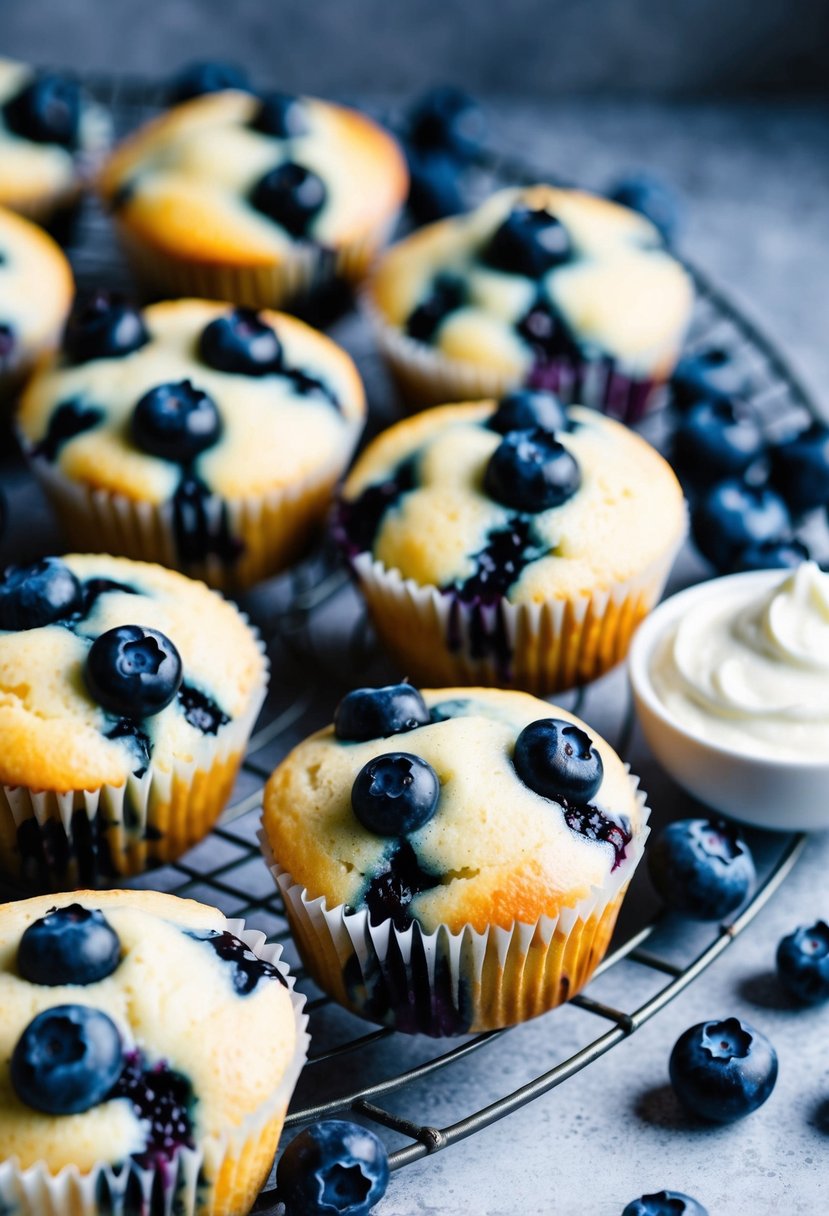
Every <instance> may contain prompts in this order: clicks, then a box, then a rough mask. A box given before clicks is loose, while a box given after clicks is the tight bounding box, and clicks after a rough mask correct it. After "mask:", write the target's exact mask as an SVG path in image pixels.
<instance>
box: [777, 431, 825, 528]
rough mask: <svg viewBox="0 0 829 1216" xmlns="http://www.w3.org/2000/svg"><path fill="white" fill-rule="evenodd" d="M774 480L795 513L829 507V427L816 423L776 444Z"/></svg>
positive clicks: (799, 513)
mask: <svg viewBox="0 0 829 1216" xmlns="http://www.w3.org/2000/svg"><path fill="white" fill-rule="evenodd" d="M771 482H772V485H773V486H774V488H775V489H776V490H777V491H778V493H780V494H781V495H782V496H783V498H784V499H785V500H786V503H787V505H788V506H789V508H790V510H791V511H792V513H793V514H794V515H802V514H803V513H804V512H806V511H811V510H814V508H816V507H826V506H829V426H826V425H825V423H822V422H813V423H812V425H811V426H810V427H808V428H807V429H806V430H805V431H802V432H801V433H800V434H799V435H796V436H795V437H794V438H793V439H790V440H788V442H786V443H781V444H779V445H778V446H776V447H773V448H772V449H771Z"/></svg>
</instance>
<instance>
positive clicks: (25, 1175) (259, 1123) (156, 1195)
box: [0, 920, 310, 1216]
mask: <svg viewBox="0 0 829 1216" xmlns="http://www.w3.org/2000/svg"><path fill="white" fill-rule="evenodd" d="M227 928H228V931H229V932H231V933H233V934H235V935H236V937H239V938H241V940H242V941H243V942H244V943H245V945H246V946H248V947H249V949H251V950H252V951H253V952H254V954H256V955H257V957H258V958H260V959H262V960H263V961H264V962H267V963H272V964H273V965H274V966H275V967H276V968H277V969H278V971H279V972H280V974H281V975H282V976H283V978H284V979H285V982H286V986H287V990H288V993H289V995H290V998H291V1005H292V1008H293V1014H294V1026H295V1029H296V1047H295V1051H294V1055H293V1058H292V1060H291V1063H290V1065H289V1067H288V1069H287V1070H286V1072H285V1075H284V1076H283V1078H282V1080H281V1081H280V1083H279V1085H278V1087H277V1088H276V1089H275V1090H274V1092H273V1093H272V1094H271V1096H270V1097H269V1098H268V1100H267V1102H265V1103H264V1104H263V1105H262V1106H260V1107H259V1109H258V1110H256V1111H253V1112H252V1113H251V1114H250V1115H248V1116H247V1118H246V1119H245V1120H243V1122H242V1123H240V1124H239V1126H238V1127H236V1128H232V1129H230V1130H229V1131H228V1132H226V1133H225V1134H224V1135H223V1136H214V1137H211V1138H210V1139H208V1140H207V1141H206V1142H205V1143H204V1144H202V1145H200V1146H199V1147H198V1148H195V1149H187V1148H185V1149H181V1150H180V1151H179V1152H178V1153H177V1154H176V1155H175V1157H174V1158H173V1160H172V1161H171V1162H169V1163H165V1164H164V1165H159V1166H158V1167H157V1168H155V1169H152V1168H145V1167H142V1166H139V1165H137V1164H135V1163H134V1162H132V1163H130V1164H129V1165H128V1166H121V1167H120V1168H119V1167H117V1166H112V1165H108V1164H101V1165H98V1166H96V1168H95V1169H93V1170H90V1171H89V1172H86V1173H84V1172H82V1171H81V1170H79V1169H78V1168H77V1167H76V1166H66V1167H65V1168H64V1169H62V1170H60V1172H59V1173H57V1174H53V1173H52V1172H51V1171H50V1170H49V1167H48V1166H47V1165H46V1163H45V1162H42V1161H41V1162H38V1163H36V1164H35V1165H32V1166H29V1167H28V1168H27V1169H21V1168H20V1166H19V1165H18V1163H17V1162H16V1161H15V1160H14V1159H12V1160H9V1161H3V1162H0V1211H3V1212H6V1211H8V1212H10V1213H12V1214H13V1216H150V1213H152V1216H244V1214H245V1213H247V1212H248V1211H249V1210H250V1207H251V1205H252V1204H253V1201H254V1199H255V1198H256V1195H257V1194H258V1193H259V1191H260V1189H261V1188H262V1185H263V1183H264V1182H265V1179H266V1178H267V1175H268V1172H269V1171H270V1168H271V1165H272V1163H273V1158H274V1153H275V1152H276V1146H277V1144H278V1142H279V1136H280V1133H281V1131H282V1125H283V1123H284V1121H285V1113H286V1111H287V1109H288V1103H289V1102H290V1099H291V1094H292V1093H293V1090H294V1086H295V1085H296V1082H297V1079H298V1078H299V1074H300V1073H301V1071H302V1068H303V1066H304V1064H305V1059H306V1057H307V1055H308V1045H309V1043H310V1037H309V1034H308V1015H307V1014H306V1013H305V1011H304V1006H305V997H304V996H303V995H302V994H301V993H298V992H296V990H295V982H296V981H295V979H294V977H293V976H292V975H291V973H290V971H289V969H288V964H287V963H286V962H285V961H284V960H283V958H282V947H281V946H280V945H269V944H268V943H267V942H266V941H265V935H264V933H260V932H258V931H257V930H255V929H245V925H244V921H242V920H229V921H228V922H227Z"/></svg>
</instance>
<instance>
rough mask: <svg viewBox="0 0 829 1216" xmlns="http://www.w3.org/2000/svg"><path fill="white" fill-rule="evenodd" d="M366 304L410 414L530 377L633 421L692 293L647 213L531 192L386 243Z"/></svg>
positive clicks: (542, 189)
mask: <svg viewBox="0 0 829 1216" xmlns="http://www.w3.org/2000/svg"><path fill="white" fill-rule="evenodd" d="M368 302H369V306H370V308H371V310H372V311H373V313H374V314H375V316H376V318H377V320H378V323H379V324H378V328H379V335H380V340H381V343H382V346H383V350H384V353H385V355H386V356H387V358H388V360H389V362H390V364H391V367H392V370H393V371H394V372H395V374H396V376H397V378H398V380H399V382H400V385H401V388H402V390H403V392H404V395H405V397H406V398H407V400H408V402H409V403H410V404H411V405H412V406H414V407H415V408H420V407H422V406H425V405H434V404H436V403H438V402H442V401H469V400H473V399H475V398H479V397H497V396H500V395H501V394H503V393H505V392H508V391H509V390H511V389H514V388H517V387H519V386H521V385H528V386H530V387H535V388H545V389H552V390H553V391H554V392H556V393H558V395H559V396H560V397H562V398H563V399H564V400H566V401H573V402H578V403H580V404H582V405H589V406H592V407H594V408H597V409H600V410H603V411H604V412H605V413H608V414H612V415H614V416H615V417H617V418H621V419H622V420H624V421H626V422H632V421H635V420H636V419H637V418H639V417H640V416H641V414H642V413H643V412H644V410H645V409H646V407H647V405H648V403H649V402H650V401H651V400H652V398H653V396H654V391H655V389H656V388H657V387H658V386H659V385H661V384H662V383H664V381H665V380H667V379H668V377H669V376H670V374H671V371H672V369H673V367H674V365H675V363H676V361H677V359H678V357H679V352H680V347H681V344H682V340H683V337H684V334H685V329H686V327H687V324H688V321H689V318H690V313H691V305H692V288H691V282H690V279H689V277H688V275H687V274H686V272H685V271H684V269H683V268H682V267H681V266H680V264H679V263H678V262H677V261H675V260H674V259H673V258H672V257H671V256H670V255H669V254H668V253H667V252H666V251H665V249H664V247H663V245H662V241H661V237H660V236H659V233H658V232H657V230H656V228H654V227H653V225H652V224H651V223H650V222H649V221H648V220H646V219H645V218H644V217H643V216H641V215H638V214H637V213H636V212H634V211H629V210H628V209H627V208H625V207H620V206H618V205H617V204H615V203H611V202H608V201H607V199H602V198H598V197H596V196H594V195H591V194H584V193H581V192H579V191H575V190H559V189H554V188H553V187H552V186H533V187H531V188H527V189H524V190H503V191H500V192H499V193H498V194H495V195H493V196H492V197H491V198H490V199H489V200H488V201H487V202H485V203H484V204H483V205H482V206H481V207H479V208H478V210H477V211H474V212H472V213H471V214H469V215H464V216H460V217H455V218H452V219H448V220H444V221H441V222H440V223H437V224H433V225H431V226H430V227H428V228H424V229H422V230H421V231H420V232H417V233H415V234H414V235H413V236H410V237H408V238H407V239H406V240H404V241H401V242H400V244H398V245H395V246H394V247H393V248H392V249H391V250H389V252H388V253H387V254H386V255H385V256H384V257H383V259H382V260H381V262H380V263H379V265H378V266H377V269H376V272H375V273H374V275H373V277H372V279H371V282H370V284H369V288H368Z"/></svg>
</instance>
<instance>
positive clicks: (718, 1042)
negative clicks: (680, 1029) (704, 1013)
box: [669, 1018, 777, 1123]
mask: <svg viewBox="0 0 829 1216" xmlns="http://www.w3.org/2000/svg"><path fill="white" fill-rule="evenodd" d="M669 1071H670V1074H671V1084H672V1085H673V1087H674V1091H675V1093H676V1096H677V1097H678V1098H679V1100H680V1102H681V1103H682V1104H683V1106H686V1107H687V1108H688V1109H689V1110H691V1111H693V1113H694V1114H695V1115H700V1116H702V1118H704V1119H710V1120H712V1121H713V1122H715V1123H733V1122H734V1121H735V1120H736V1119H742V1118H744V1117H745V1116H746V1115H750V1114H751V1113H752V1111H755V1110H757V1108H758V1107H760V1106H762V1105H763V1103H764V1102H765V1101H766V1099H767V1098H768V1097H769V1095H770V1094H771V1091H772V1090H773V1089H774V1083H775V1081H776V1080H777V1053H776V1051H775V1050H774V1048H773V1047H772V1045H771V1043H770V1042H769V1040H768V1039H767V1038H766V1036H765V1035H764V1034H761V1032H760V1031H759V1030H755V1029H754V1027H753V1026H750V1025H749V1024H748V1023H747V1022H741V1021H739V1020H738V1019H737V1018H725V1019H724V1020H723V1021H711V1022H699V1023H698V1024H697V1025H696V1026H691V1027H690V1028H689V1029H688V1030H686V1031H685V1033H684V1034H682V1035H680V1037H679V1038H678V1039H677V1041H676V1043H675V1045H674V1049H673V1051H672V1052H671V1058H670V1062H669Z"/></svg>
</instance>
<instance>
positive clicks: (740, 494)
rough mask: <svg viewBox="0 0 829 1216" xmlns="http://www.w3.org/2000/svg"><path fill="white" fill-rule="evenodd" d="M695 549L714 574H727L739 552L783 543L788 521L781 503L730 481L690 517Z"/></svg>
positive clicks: (702, 501) (712, 491) (759, 489)
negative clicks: (759, 546)
mask: <svg viewBox="0 0 829 1216" xmlns="http://www.w3.org/2000/svg"><path fill="white" fill-rule="evenodd" d="M691 529H692V531H693V534H694V540H695V541H696V544H697V547H698V549H699V550H700V552H701V553H702V555H703V556H704V557H707V558H708V560H709V561H710V562H711V564H712V565H713V566H716V568H717V569H718V570H723V571H726V570H730V569H731V567H732V566H733V564H734V563H735V562H737V561H738V560H739V555H740V553H741V551H742V550H743V549H748V548H749V547H750V546H753V545H758V544H763V543H765V542H767V541H775V542H777V541H782V540H787V539H788V537H789V533H790V529H791V519H790V517H789V512H788V511H787V510H786V504H785V503H784V502H783V499H782V498H781V497H780V496H779V495H778V494H775V492H774V491H773V490H770V489H768V488H766V487H764V486H751V485H748V484H747V483H746V482H744V481H738V480H737V479H736V478H730V479H729V480H727V481H721V482H719V484H718V485H715V486H714V487H713V488H712V489H710V490H709V491H708V492H707V493H706V494H705V495H704V496H703V497H702V498H701V499H700V501H699V503H698V504H697V506H696V508H695V509H694V512H693V514H692V516H691Z"/></svg>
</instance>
